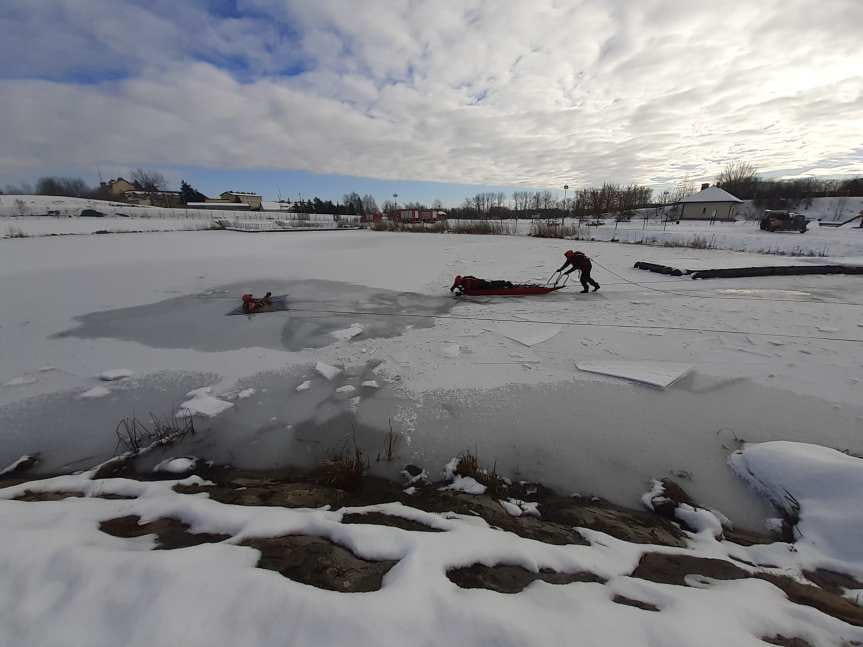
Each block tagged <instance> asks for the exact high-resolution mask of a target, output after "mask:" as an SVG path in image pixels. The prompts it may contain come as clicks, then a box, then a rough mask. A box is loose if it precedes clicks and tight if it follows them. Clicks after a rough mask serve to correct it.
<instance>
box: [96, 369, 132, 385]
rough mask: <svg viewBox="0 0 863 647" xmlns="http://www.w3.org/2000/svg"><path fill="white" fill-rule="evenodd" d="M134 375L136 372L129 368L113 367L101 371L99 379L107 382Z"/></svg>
mask: <svg viewBox="0 0 863 647" xmlns="http://www.w3.org/2000/svg"><path fill="white" fill-rule="evenodd" d="M132 375H134V373H133V372H132V371H130V370H129V369H128V368H113V369H111V370H109V371H104V372H102V373H99V379H100V380H103V381H105V382H114V381H116V380H123V379H125V378H127V377H131V376H132Z"/></svg>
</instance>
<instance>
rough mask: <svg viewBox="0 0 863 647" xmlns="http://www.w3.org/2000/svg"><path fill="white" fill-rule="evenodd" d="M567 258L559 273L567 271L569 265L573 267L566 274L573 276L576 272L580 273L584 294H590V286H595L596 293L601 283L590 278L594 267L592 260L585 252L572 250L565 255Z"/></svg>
mask: <svg viewBox="0 0 863 647" xmlns="http://www.w3.org/2000/svg"><path fill="white" fill-rule="evenodd" d="M564 256H566V262H565V263H564V264H563V265H561V266H560V269H559V270H557V271H558V272H563V270H564V269H566V266H567V265H572V267H571V268H570V270H569V271H568V272H563V273H564V274H572V273H573V272H574V271H575V270H578V271H579V272H580V277H579V278H580V280H581V287H583V288H584V289H583V290H582V291H581V292H582V294H584V293H585V292H589V291H590V290H589V289H588V286H589V285H592V286H593V291H594V292H596V291H597V290H598V289H599V283H597V282H596V281H594V280H593V279H592V278H590V270H591V269H592V267H593V265H592V264H591V262H590V259H589V258H588V257H587V256H586V255H585V254H584V253H583V252H574V251H572V250H571V249H570V250H568V251H566V252H565V253H564Z"/></svg>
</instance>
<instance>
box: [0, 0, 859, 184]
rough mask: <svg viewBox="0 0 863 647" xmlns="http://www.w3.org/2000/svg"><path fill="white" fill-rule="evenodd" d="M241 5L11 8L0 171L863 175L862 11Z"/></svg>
mask: <svg viewBox="0 0 863 647" xmlns="http://www.w3.org/2000/svg"><path fill="white" fill-rule="evenodd" d="M216 9H224V7H221V8H220V7H217V8H216ZM231 9H233V8H232V7H231ZM236 9H237V11H233V10H231V11H224V10H214V8H213V6H212V4H211V3H207V2H203V1H200V2H189V3H168V2H167V0H157V1H156V2H148V3H143V2H132V1H131V0H117V1H112V2H107V1H106V0H94V1H92V2H88V3H86V4H83V3H77V2H73V1H72V0H56V1H55V2H45V3H29V2H23V1H20V0H9V2H8V3H4V7H3V9H0V27H2V29H3V33H7V34H11V37H10V38H9V39H6V41H5V42H4V43H0V60H3V61H6V63H2V64H0V101H2V105H3V106H4V121H5V123H4V128H3V129H2V131H0V147H2V150H3V151H4V153H3V155H2V159H0V173H6V174H12V173H15V172H18V171H21V170H22V169H24V170H26V169H33V170H34V171H38V169H40V168H47V167H51V168H56V167H58V166H62V165H69V166H82V165H94V164H102V165H105V166H110V165H116V166H130V165H132V166H137V165H141V164H146V165H191V166H212V167H231V168H255V167H258V168H260V167H267V168H288V169H297V170H307V171H313V172H326V173H339V174H345V175H363V176H368V177H377V178H386V179H424V180H438V181H455V182H471V183H487V184H499V185H520V184H523V185H528V186H556V185H559V184H562V183H564V182H568V183H569V184H570V185H576V184H591V183H598V182H602V181H605V180H611V181H619V182H629V181H638V182H648V183H653V184H663V183H668V182H673V181H675V180H676V179H678V178H680V177H681V176H682V175H684V174H686V175H691V176H695V177H701V176H710V175H713V174H715V173H716V171H717V170H719V169H720V168H721V167H722V166H723V165H724V164H725V163H726V162H727V161H728V160H731V159H735V158H745V159H748V160H750V161H752V162H753V163H755V164H756V165H757V166H759V167H760V168H761V169H762V170H763V171H766V172H787V173H791V174H799V173H803V172H806V171H807V169H812V170H813V171H814V170H817V172H819V173H820V172H823V169H825V168H841V169H849V168H851V169H856V168H859V156H860V151H859V144H860V142H861V141H863V120H861V119H860V118H859V115H860V114H861V108H863V76H861V75H863V72H861V68H860V66H859V61H860V60H863V44H861V41H860V39H859V35H858V34H857V25H859V24H861V23H863V4H861V3H859V2H857V0H847V1H842V0H836V1H834V2H831V3H821V2H817V3H816V2H814V1H810V0H799V1H796V2H795V1H794V0H783V1H782V2H780V1H779V0H765V1H764V2H760V3H757V4H753V5H751V6H750V5H742V4H741V3H738V2H726V3H722V2H716V3H709V4H708V3H704V4H701V3H691V4H690V5H689V6H686V7H685V10H684V9H683V6H682V5H680V4H679V3H677V2H674V0H669V1H661V0H645V1H644V2H640V3H629V2H624V1H623V0H619V1H616V2H612V1H607V2H600V1H593V0H586V1H583V2H560V1H555V0H535V1H534V2H531V3H503V4H501V3H497V2H483V1H479V0H477V1H475V2H461V3H457V2H446V3H437V2H414V1H408V0H379V1H375V0H367V1H366V2H362V3H354V2H338V1H335V0H318V1H312V0H309V1H301V2H284V1H277V0H237V3H236ZM28 43H29V46H27V47H25V45H27V44H28ZM9 61H14V63H10V62H9ZM835 160H843V161H842V163H841V164H837V163H836V162H835Z"/></svg>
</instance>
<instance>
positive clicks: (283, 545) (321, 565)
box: [242, 535, 397, 593]
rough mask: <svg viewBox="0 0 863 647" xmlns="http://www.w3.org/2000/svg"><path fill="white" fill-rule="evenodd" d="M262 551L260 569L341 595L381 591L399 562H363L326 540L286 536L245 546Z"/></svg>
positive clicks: (251, 540)
mask: <svg viewBox="0 0 863 647" xmlns="http://www.w3.org/2000/svg"><path fill="white" fill-rule="evenodd" d="M242 545H243V546H250V547H252V548H255V549H257V550H259V551H260V552H261V557H260V559H259V560H258V568H266V569H269V570H272V571H276V572H277V573H280V574H282V575H283V576H285V577H287V578H288V579H291V580H294V581H295V582H301V583H302V584H308V585H310V586H315V587H317V588H320V589H327V590H329V591H339V592H341V593H361V592H369V591H377V590H379V589H380V588H381V582H382V581H383V577H384V575H386V574H387V572H389V570H390V569H391V568H392V567H393V566H395V565H396V563H397V562H396V561H394V560H393V561H390V560H386V561H379V562H374V561H368V560H364V559H360V558H359V557H357V556H356V555H354V554H353V553H352V552H350V551H349V550H348V549H346V548H343V547H342V546H339V545H338V544H335V543H333V542H331V541H329V540H328V539H323V538H322V537H309V536H306V535H286V536H283V537H271V538H267V539H249V540H247V541H245V542H243V544H242Z"/></svg>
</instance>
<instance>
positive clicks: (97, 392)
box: [78, 386, 111, 400]
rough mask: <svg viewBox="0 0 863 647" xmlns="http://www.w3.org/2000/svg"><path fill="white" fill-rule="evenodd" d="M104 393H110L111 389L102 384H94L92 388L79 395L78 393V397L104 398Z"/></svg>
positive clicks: (88, 398) (80, 398)
mask: <svg viewBox="0 0 863 647" xmlns="http://www.w3.org/2000/svg"><path fill="white" fill-rule="evenodd" d="M106 395H111V391H109V390H108V389H106V388H105V387H104V386H94V387H93V388H92V389H89V390H88V391H84V392H83V393H82V394H81V395H79V396H78V399H79V400H96V399H98V398H104V397H105V396H106Z"/></svg>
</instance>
